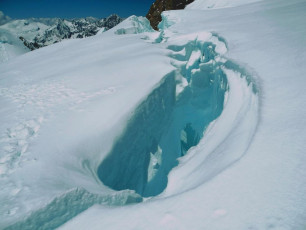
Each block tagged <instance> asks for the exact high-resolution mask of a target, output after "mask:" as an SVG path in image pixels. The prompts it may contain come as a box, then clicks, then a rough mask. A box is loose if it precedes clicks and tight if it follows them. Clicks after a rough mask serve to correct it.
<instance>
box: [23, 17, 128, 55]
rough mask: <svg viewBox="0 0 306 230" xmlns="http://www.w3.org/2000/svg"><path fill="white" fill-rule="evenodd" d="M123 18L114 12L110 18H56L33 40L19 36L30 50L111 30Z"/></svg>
mask: <svg viewBox="0 0 306 230" xmlns="http://www.w3.org/2000/svg"><path fill="white" fill-rule="evenodd" d="M122 21H123V19H122V18H120V17H119V16H118V15H116V14H113V15H111V16H109V17H108V18H103V19H98V18H93V17H88V18H81V19H72V20H66V19H56V20H55V21H54V22H53V23H52V25H51V26H50V28H48V29H46V30H45V31H44V32H43V33H42V34H40V33H39V32H38V34H37V35H36V36H35V37H34V39H33V40H30V41H29V40H26V39H25V38H24V37H22V36H21V37H19V39H20V40H21V41H22V42H23V44H24V45H25V46H26V47H28V48H29V49H30V50H35V49H38V48H40V47H44V46H48V45H51V44H54V43H57V42H59V41H61V40H63V39H69V38H84V37H89V36H93V35H96V34H97V33H98V31H99V30H101V29H103V28H104V30H109V29H111V28H113V27H114V26H116V25H117V24H119V23H120V22H122Z"/></svg>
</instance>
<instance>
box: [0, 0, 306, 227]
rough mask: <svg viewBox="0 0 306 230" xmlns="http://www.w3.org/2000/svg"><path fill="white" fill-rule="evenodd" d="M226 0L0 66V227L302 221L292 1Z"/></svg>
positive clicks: (300, 106) (301, 102)
mask: <svg viewBox="0 0 306 230" xmlns="http://www.w3.org/2000/svg"><path fill="white" fill-rule="evenodd" d="M231 2H232V4H229V1H228V2H227V1H225V0H224V1H218V0H215V1H214V2H212V1H204V0H203V1H201V0H196V1H195V2H194V3H193V4H191V5H190V6H189V7H188V8H187V9H185V10H181V11H170V12H164V13H163V15H162V17H163V21H162V22H161V23H160V25H159V28H160V31H159V32H154V31H152V29H151V28H150V26H149V23H148V22H147V21H146V19H144V18H137V17H134V16H133V17H130V18H129V19H127V21H126V22H124V23H125V24H123V25H119V26H117V27H115V28H113V29H111V30H109V31H107V32H105V33H102V34H99V35H97V36H94V37H91V38H87V39H83V40H69V41H65V42H62V43H58V44H55V45H51V46H48V47H46V48H43V49H40V50H36V51H34V52H31V53H27V54H25V55H22V56H20V57H18V58H15V59H12V60H10V61H8V62H7V63H3V64H1V65H0V105H1V107H0V108H1V109H0V119H1V122H0V135H1V137H0V138H1V139H0V148H1V152H0V186H1V188H2V189H1V191H0V203H1V205H0V216H1V218H0V228H6V227H7V229H54V228H57V227H59V228H60V229H167V230H168V229H207V230H225V229H235V230H246V229H250V230H251V229H254V230H255V229H265V230H268V229H269V230H270V229H275V230H281V229H286V230H291V229H292V230H304V229H305V228H306V221H305V220H306V205H305V204H306V195H305V194H306V179H305V178H306V169H305V163H306V155H305V149H306V142H305V140H306V119H305V114H306V109H305V108H306V94H305V93H304V90H305V87H306V80H305V73H306V65H305V63H306V27H305V25H304V22H305V21H306V14H305V10H306V1H304V0H291V1H285V0H270V1H258V2H255V1H243V3H244V4H240V3H242V1H231ZM206 3H207V4H208V3H210V4H211V3H213V4H214V6H218V7H219V8H220V7H221V8H222V7H225V8H222V9H213V10H205V9H206V8H207V7H209V4H208V5H207V4H206ZM196 5H198V7H195V6H196ZM237 5H239V6H237ZM202 6H203V7H202ZM228 6H231V7H228ZM234 6H237V7H234ZM193 7H195V8H197V9H196V10H194V9H193ZM218 7H217V8H218ZM133 190H134V191H136V192H134V191H133ZM151 196H152V197H151ZM143 197H147V198H143ZM132 203H133V204H132ZM127 204H129V205H127ZM118 206H120V207H118Z"/></svg>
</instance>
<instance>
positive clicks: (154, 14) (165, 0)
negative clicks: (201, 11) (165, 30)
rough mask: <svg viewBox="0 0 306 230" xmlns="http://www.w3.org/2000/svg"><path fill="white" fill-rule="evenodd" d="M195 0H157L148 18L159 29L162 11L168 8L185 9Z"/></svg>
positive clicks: (154, 27)
mask: <svg viewBox="0 0 306 230" xmlns="http://www.w3.org/2000/svg"><path fill="white" fill-rule="evenodd" d="M193 1H194V0H156V1H155V2H154V3H153V4H152V6H151V8H150V10H149V12H148V14H147V15H146V17H147V19H148V20H149V21H150V24H151V26H152V27H153V29H155V30H157V29H158V27H157V26H158V24H159V23H160V22H161V20H162V18H161V13H162V12H163V11H166V10H181V9H184V8H185V7H186V6H187V5H188V4H190V3H192V2H193Z"/></svg>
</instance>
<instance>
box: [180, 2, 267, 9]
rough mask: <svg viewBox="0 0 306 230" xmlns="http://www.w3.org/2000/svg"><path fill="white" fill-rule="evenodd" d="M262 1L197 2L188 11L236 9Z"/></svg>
mask: <svg viewBox="0 0 306 230" xmlns="http://www.w3.org/2000/svg"><path fill="white" fill-rule="evenodd" d="M258 1H262V0H196V1H194V2H193V3H191V4H189V5H187V7H186V9H190V10H205V9H219V8H227V7H235V6H240V5H245V4H249V3H253V2H258Z"/></svg>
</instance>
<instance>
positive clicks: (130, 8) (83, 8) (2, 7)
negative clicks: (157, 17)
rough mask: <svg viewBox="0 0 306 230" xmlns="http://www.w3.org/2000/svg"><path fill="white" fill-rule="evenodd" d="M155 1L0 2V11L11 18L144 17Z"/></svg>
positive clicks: (42, 0) (41, 0)
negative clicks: (113, 15)
mask: <svg viewBox="0 0 306 230" xmlns="http://www.w3.org/2000/svg"><path fill="white" fill-rule="evenodd" d="M154 1H155V0H0V11H3V13H4V14H5V15H8V16H10V17H11V18H29V17H61V18H77V17H86V16H93V17H99V18H103V17H107V16H109V15H110V14H113V13H116V14H118V15H119V16H121V17H127V16H130V15H133V14H135V15H137V16H145V15H146V13H147V12H148V10H149V8H150V6H151V4H152V3H153V2H154Z"/></svg>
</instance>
